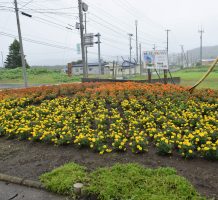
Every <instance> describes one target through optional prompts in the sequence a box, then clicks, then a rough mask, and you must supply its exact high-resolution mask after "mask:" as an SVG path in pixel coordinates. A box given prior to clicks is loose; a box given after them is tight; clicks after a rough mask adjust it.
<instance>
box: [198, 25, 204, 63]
mask: <svg viewBox="0 0 218 200" xmlns="http://www.w3.org/2000/svg"><path fill="white" fill-rule="evenodd" d="M198 32H199V33H200V64H201V65H202V59H203V50H202V49H203V33H204V30H203V29H202V27H201V30H199V31H198Z"/></svg>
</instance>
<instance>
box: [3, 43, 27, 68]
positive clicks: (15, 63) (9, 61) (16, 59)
mask: <svg viewBox="0 0 218 200" xmlns="http://www.w3.org/2000/svg"><path fill="white" fill-rule="evenodd" d="M21 66H22V61H21V54H20V43H19V42H18V41H17V40H16V39H15V40H14V42H13V43H12V44H11V45H10V47H9V54H8V56H7V58H6V62H5V68H8V69H15V68H18V67H21ZM26 67H27V68H29V65H28V64H27V63H26Z"/></svg>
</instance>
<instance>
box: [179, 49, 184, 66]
mask: <svg viewBox="0 0 218 200" xmlns="http://www.w3.org/2000/svg"><path fill="white" fill-rule="evenodd" d="M180 46H181V63H182V64H181V69H183V68H184V48H183V45H180Z"/></svg>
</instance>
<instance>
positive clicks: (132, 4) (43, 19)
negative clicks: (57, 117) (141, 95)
mask: <svg viewBox="0 0 218 200" xmlns="http://www.w3.org/2000/svg"><path fill="white" fill-rule="evenodd" d="M84 1H85V2H86V3H87V4H88V5H89V11H88V13H87V18H88V19H87V20H88V23H87V28H88V32H91V33H98V32H100V33H101V35H102V44H101V45H102V46H101V47H102V57H103V58H104V59H105V60H113V59H116V57H117V56H119V58H120V56H124V57H125V58H127V57H128V54H129V40H128V35H127V34H128V33H133V34H134V35H135V20H136V19H137V20H138V25H139V27H138V29H139V33H138V34H139V42H141V43H142V50H151V49H152V47H153V44H156V46H157V48H158V49H164V48H166V31H165V29H170V30H171V32H170V34H169V41H170V42H169V51H170V52H171V53H173V52H180V45H181V44H183V45H184V48H185V50H188V49H192V48H196V47H198V46H199V42H200V41H199V40H200V39H199V38H200V35H199V33H198V29H200V27H201V26H202V27H203V28H204V30H205V33H204V38H203V40H204V46H213V45H218V37H217V36H218V27H217V24H218V13H217V7H218V1H217V0H207V1H205V0H152V1H151V0H84ZM27 2H30V0H18V3H19V7H20V8H22V7H23V5H25V4H26V3H27ZM12 7H13V1H12V0H0V51H2V52H3V55H4V57H6V55H7V53H8V46H9V45H10V44H11V42H12V41H13V39H14V38H15V37H14V36H13V35H15V36H17V27H16V19H15V13H14V12H13V11H12ZM8 9H9V10H10V11H9V10H8ZM21 10H23V11H25V12H27V13H29V14H32V15H33V18H27V17H24V16H20V21H21V27H22V34H23V37H24V38H25V39H27V40H31V41H32V40H34V42H36V41H35V40H37V42H44V43H45V42H46V43H49V44H50V45H52V46H54V45H56V46H57V45H58V47H59V48H54V47H48V46H44V45H39V44H35V43H30V42H27V41H24V51H25V54H26V56H27V61H28V62H29V64H30V65H55V64H66V63H68V62H70V61H72V60H77V59H80V57H81V55H78V54H77V51H76V45H77V44H78V43H79V42H80V37H79V32H78V31H77V30H75V29H74V28H73V30H67V29H66V28H65V27H66V26H68V24H71V25H75V23H76V22H77V21H78V8H77V0H33V1H32V2H31V3H29V4H28V5H26V6H25V7H23V8H22V9H21ZM2 33H3V34H5V33H6V34H11V36H12V37H6V36H3V35H2ZM134 39H135V38H134ZM60 46H61V47H67V49H61V48H60ZM89 52H90V53H89V60H91V61H96V60H97V46H95V47H91V48H89ZM133 55H135V41H134V40H133ZM120 59H121V58H120ZM1 65H2V64H1V63H0V66H1Z"/></svg>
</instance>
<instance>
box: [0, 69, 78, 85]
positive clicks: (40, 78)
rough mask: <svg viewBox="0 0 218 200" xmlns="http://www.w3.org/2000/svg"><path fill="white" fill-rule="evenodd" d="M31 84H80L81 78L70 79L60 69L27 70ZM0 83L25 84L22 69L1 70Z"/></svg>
mask: <svg viewBox="0 0 218 200" xmlns="http://www.w3.org/2000/svg"><path fill="white" fill-rule="evenodd" d="M27 77H28V82H29V83H30V84H49V83H52V84H53V83H69V82H75V81H77V82H80V81H81V79H80V78H81V77H80V76H73V77H68V76H67V75H66V74H64V73H62V72H61V70H58V69H47V68H31V69H27ZM0 83H23V75H22V68H16V69H0Z"/></svg>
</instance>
